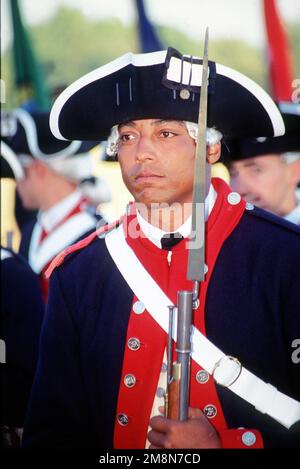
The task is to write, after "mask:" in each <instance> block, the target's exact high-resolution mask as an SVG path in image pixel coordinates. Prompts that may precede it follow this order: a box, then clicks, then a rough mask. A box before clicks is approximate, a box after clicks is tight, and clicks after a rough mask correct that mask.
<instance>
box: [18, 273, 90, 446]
mask: <svg viewBox="0 0 300 469" xmlns="http://www.w3.org/2000/svg"><path fill="white" fill-rule="evenodd" d="M79 353H80V352H79V331H78V328H77V327H76V324H75V322H74V318H73V317H72V314H71V311H70V308H69V307H68V305H67V303H66V300H65V297H64V293H63V290H62V288H61V285H60V281H59V270H58V271H57V272H54V274H53V276H52V278H51V288H50V297H49V303H48V307H47V311H46V317H45V321H44V324H43V328H42V333H41V341H40V355H39V361H38V367H37V372H36V376H35V380H34V384H33V389H32V394H31V399H30V403H29V409H28V413H27V418H26V422H25V428H24V437H23V447H24V448H72V447H77V448H86V447H93V446H94V447H96V446H97V442H96V441H95V433H94V432H92V430H91V426H90V418H89V413H88V410H87V409H88V406H87V405H86V394H85V389H84V384H83V379H82V370H81V366H80V357H79Z"/></svg>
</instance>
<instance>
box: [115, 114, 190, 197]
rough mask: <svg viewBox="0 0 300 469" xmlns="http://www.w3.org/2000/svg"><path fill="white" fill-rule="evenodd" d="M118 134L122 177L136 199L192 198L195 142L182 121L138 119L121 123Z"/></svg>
mask: <svg viewBox="0 0 300 469" xmlns="http://www.w3.org/2000/svg"><path fill="white" fill-rule="evenodd" d="M119 134H120V142H119V151H118V159H119V162H120V165H121V171H122V176H123V180H124V182H125V184H126V187H127V188H128V190H129V191H130V192H131V194H132V195H133V196H134V198H135V200H136V201H137V202H140V203H144V204H146V205H149V204H151V203H167V204H173V203H175V202H178V203H180V204H184V203H187V202H191V201H192V195H193V179H194V161H195V149H196V144H195V141H194V140H193V139H192V138H191V137H190V135H189V134H188V131H187V128H186V126H185V124H184V123H183V122H181V121H163V120H158V119H143V120H136V121H131V122H128V123H126V124H122V125H120V126H119Z"/></svg>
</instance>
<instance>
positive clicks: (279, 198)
mask: <svg viewBox="0 0 300 469" xmlns="http://www.w3.org/2000/svg"><path fill="white" fill-rule="evenodd" d="M279 107H280V109H281V112H282V116H283V119H284V122H285V128H286V133H285V135H283V136H281V137H275V138H264V137H261V138H257V139H242V140H233V141H230V142H227V145H226V146H227V148H226V147H224V162H225V164H226V165H227V166H228V169H229V172H230V183H231V186H232V188H233V189H234V190H236V191H237V192H239V193H240V194H241V195H242V196H243V197H244V198H245V199H246V200H247V202H250V203H253V204H255V205H257V206H258V207H260V208H263V209H265V210H268V211H270V212H272V213H275V215H278V216H280V217H283V218H284V219H285V220H288V221H290V222H292V223H296V224H297V225H299V226H300V188H299V187H298V186H299V185H300V104H296V103H286V102H282V103H280V104H279ZM228 150H229V151H228Z"/></svg>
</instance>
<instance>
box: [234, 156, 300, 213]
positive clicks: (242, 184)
mask: <svg viewBox="0 0 300 469" xmlns="http://www.w3.org/2000/svg"><path fill="white" fill-rule="evenodd" d="M229 172H230V184H231V186H232V188H233V189H234V190H236V191H237V192H239V193H240V194H241V195H242V196H243V197H244V198H245V199H246V200H247V202H251V203H253V204H255V205H257V206H258V207H261V208H264V209H265V210H269V211H270V212H273V213H275V214H277V215H279V216H283V215H285V214H286V213H284V212H285V211H286V210H285V207H286V206H287V201H288V199H290V198H291V196H293V192H294V190H295V187H294V184H293V181H292V178H291V175H290V171H289V165H287V164H286V163H285V162H284V161H283V160H282V159H281V157H280V156H279V155H276V154H274V155H263V156H257V157H254V158H248V159H246V160H240V161H236V162H234V163H231V165H230V167H229Z"/></svg>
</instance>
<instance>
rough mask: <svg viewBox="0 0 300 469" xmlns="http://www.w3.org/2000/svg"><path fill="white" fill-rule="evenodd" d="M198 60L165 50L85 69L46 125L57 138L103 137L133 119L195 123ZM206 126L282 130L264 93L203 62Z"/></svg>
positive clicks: (233, 133) (234, 132)
mask: <svg viewBox="0 0 300 469" xmlns="http://www.w3.org/2000/svg"><path fill="white" fill-rule="evenodd" d="M201 78H202V59H199V58H197V57H192V56H187V55H182V54H180V53H179V52H178V51H177V50H175V49H173V48H169V49H168V50H167V51H161V52H153V53H149V54H131V53H128V54H125V55H123V56H121V57H119V58H118V59H116V60H114V61H112V62H110V63H108V64H106V65H103V66H102V67H100V68H98V69H96V70H94V71H92V72H90V73H88V74H87V75H85V76H83V77H82V78H80V79H79V80H77V81H75V82H74V83H73V84H71V85H70V86H69V87H68V88H66V89H65V90H64V91H63V92H62V94H61V95H59V97H58V98H57V100H56V101H55V103H54V105H53V107H52V110H51V115H50V127H51V130H52V132H53V134H54V135H55V136H56V137H57V138H64V139H67V140H73V139H80V140H103V139H106V138H107V137H108V135H109V133H110V130H111V128H112V127H113V126H114V125H116V124H121V123H124V122H128V121H131V120H136V119H175V120H185V121H191V122H197V121H198V112H199V98H200V90H201ZM207 120H208V121H207V125H208V127H215V128H216V129H218V130H219V131H220V132H222V134H223V135H224V136H227V137H237V138H240V137H259V136H275V135H282V134H283V133H284V124H283V121H282V118H281V115H280V112H279V110H278V108H277V107H276V105H275V103H274V102H273V100H272V99H271V98H270V96H269V95H268V94H267V93H266V92H265V91H264V90H263V89H262V88H261V87H260V86H259V85H257V84H256V83H255V82H253V81H252V80H250V79H249V78H248V77H246V76H245V75H243V74H241V73H239V72H237V71H235V70H233V69H231V68H229V67H225V66H224V65H220V64H218V63H215V62H212V61H209V83H208V115H207Z"/></svg>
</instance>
